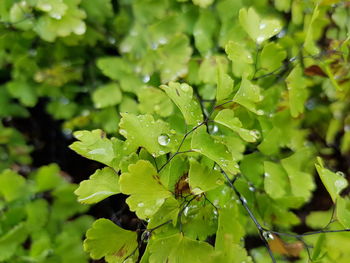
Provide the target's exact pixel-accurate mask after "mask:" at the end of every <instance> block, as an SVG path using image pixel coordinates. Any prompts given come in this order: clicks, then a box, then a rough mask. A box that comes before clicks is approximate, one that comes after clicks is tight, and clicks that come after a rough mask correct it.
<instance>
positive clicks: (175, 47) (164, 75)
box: [155, 34, 192, 83]
mask: <svg viewBox="0 0 350 263" xmlns="http://www.w3.org/2000/svg"><path fill="white" fill-rule="evenodd" d="M189 44H190V43H189V39H188V37H187V36H185V35H183V34H179V35H175V36H174V37H173V38H172V39H171V40H170V41H169V42H168V43H167V44H166V45H164V46H162V47H160V48H159V49H158V50H157V53H158V56H157V61H155V63H156V65H157V68H158V69H159V70H160V77H161V80H162V83H167V82H169V81H174V80H176V79H178V78H179V77H183V76H185V75H186V74H187V71H188V68H187V63H188V61H189V60H190V58H191V54H192V48H191V47H190V45H189ZM159 58H161V59H160V60H159ZM163 58H166V59H163Z"/></svg>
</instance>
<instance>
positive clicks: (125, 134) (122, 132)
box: [119, 129, 128, 137]
mask: <svg viewBox="0 0 350 263" xmlns="http://www.w3.org/2000/svg"><path fill="white" fill-rule="evenodd" d="M119 133H120V134H121V135H123V136H124V137H127V136H128V132H127V131H126V130H124V129H120V130H119Z"/></svg>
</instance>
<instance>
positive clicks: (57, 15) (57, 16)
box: [50, 13, 62, 20]
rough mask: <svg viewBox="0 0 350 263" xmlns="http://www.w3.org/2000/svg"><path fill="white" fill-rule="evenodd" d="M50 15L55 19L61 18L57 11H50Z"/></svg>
mask: <svg viewBox="0 0 350 263" xmlns="http://www.w3.org/2000/svg"><path fill="white" fill-rule="evenodd" d="M50 16H51V17H52V18H54V19H56V20H60V19H61V18H62V16H61V15H60V14H57V13H51V15H50Z"/></svg>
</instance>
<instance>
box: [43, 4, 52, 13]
mask: <svg viewBox="0 0 350 263" xmlns="http://www.w3.org/2000/svg"><path fill="white" fill-rule="evenodd" d="M41 10H43V11H45V12H49V11H51V10H52V5H50V4H43V5H41Z"/></svg>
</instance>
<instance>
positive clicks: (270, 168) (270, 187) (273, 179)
mask: <svg viewBox="0 0 350 263" xmlns="http://www.w3.org/2000/svg"><path fill="white" fill-rule="evenodd" d="M264 167H265V174H264V175H265V179H264V188H265V191H266V193H267V194H268V195H269V196H271V198H273V199H277V198H281V197H283V196H285V195H286V194H287V193H288V176H287V173H286V172H285V171H284V170H283V168H282V167H281V165H279V164H276V163H273V162H267V161H266V162H264Z"/></svg>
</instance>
